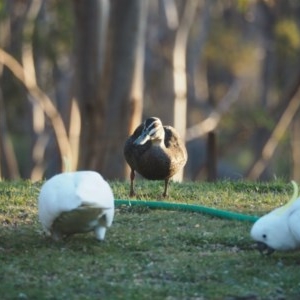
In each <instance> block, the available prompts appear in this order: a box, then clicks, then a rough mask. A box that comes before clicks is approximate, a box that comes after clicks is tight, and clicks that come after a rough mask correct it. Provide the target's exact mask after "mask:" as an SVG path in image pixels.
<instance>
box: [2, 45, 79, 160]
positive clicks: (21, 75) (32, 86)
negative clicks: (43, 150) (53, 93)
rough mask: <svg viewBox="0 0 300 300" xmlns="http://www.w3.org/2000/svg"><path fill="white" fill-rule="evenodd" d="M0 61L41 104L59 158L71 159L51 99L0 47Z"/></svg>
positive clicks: (60, 118)
mask: <svg viewBox="0 0 300 300" xmlns="http://www.w3.org/2000/svg"><path fill="white" fill-rule="evenodd" d="M0 63H1V64H3V65H5V66H6V67H7V68H8V69H9V70H11V72H12V73H13V74H14V76H15V77H16V78H18V79H19V80H20V81H21V82H22V83H23V84H24V86H25V87H26V89H27V91H28V93H29V94H30V96H31V97H32V98H33V99H34V101H36V102H37V103H38V104H39V105H40V106H41V108H42V109H43V111H44V112H45V114H46V116H47V117H48V118H49V120H50V122H51V125H52V127H53V130H54V133H55V136H56V139H57V143H58V148H59V151H60V155H61V158H63V157H68V158H69V159H70V161H73V159H72V149H71V146H70V143H69V139H68V135H67V132H66V128H65V126H64V123H63V121H62V117H61V115H60V113H59V112H58V111H57V109H56V107H55V106H54V105H53V103H52V101H51V99H50V98H49V97H48V96H47V95H46V94H45V93H44V92H43V91H42V90H41V89H40V88H39V86H38V85H37V84H36V83H34V82H30V83H28V82H26V79H25V78H26V75H25V74H26V72H27V71H26V70H25V69H24V68H23V67H22V66H21V65H20V63H19V62H18V61H17V60H16V59H15V58H14V57H12V56H11V55H10V54H9V53H7V52H6V51H4V50H3V49H1V48H0Z"/></svg>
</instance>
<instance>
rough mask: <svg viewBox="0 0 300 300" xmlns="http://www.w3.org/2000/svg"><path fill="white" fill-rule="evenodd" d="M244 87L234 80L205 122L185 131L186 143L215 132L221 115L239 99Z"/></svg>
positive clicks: (242, 83)
mask: <svg viewBox="0 0 300 300" xmlns="http://www.w3.org/2000/svg"><path fill="white" fill-rule="evenodd" d="M244 85H245V84H244V82H243V81H242V80H241V79H239V80H236V81H235V82H234V83H233V84H232V86H231V87H230V88H229V90H228V92H227V94H226V95H225V96H224V98H223V99H222V100H221V101H220V104H219V106H218V107H217V108H216V109H215V110H213V111H212V112H211V113H210V115H209V116H208V117H207V118H206V119H205V120H203V121H202V122H200V123H198V124H196V125H194V126H192V127H190V128H188V129H187V130H186V136H185V140H186V142H189V141H191V140H193V139H196V138H199V137H202V136H204V135H205V134H207V133H208V132H210V131H213V130H215V129H216V128H217V126H218V125H219V122H220V120H221V118H222V115H223V114H225V113H226V112H227V111H228V110H229V109H230V107H231V106H232V104H233V103H234V102H236V101H237V100H238V99H239V95H240V93H241V90H242V88H243V87H244Z"/></svg>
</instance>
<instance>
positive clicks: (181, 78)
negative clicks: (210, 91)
mask: <svg viewBox="0 0 300 300" xmlns="http://www.w3.org/2000/svg"><path fill="white" fill-rule="evenodd" d="M197 6H198V1H187V2H186V3H185V7H184V12H183V16H182V19H181V21H180V24H179V27H178V30H177V33H176V37H175V45H174V51H173V80H174V96H175V99H174V120H173V124H174V127H175V128H176V129H177V131H178V133H179V135H180V136H181V138H182V139H183V140H185V131H186V117H187V116H186V114H187V73H186V52H187V42H188V36H189V32H190V29H191V27H192V24H193V21H194V17H195V12H196V8H197ZM182 178H183V170H181V171H180V172H178V173H177V174H176V175H175V176H174V177H173V179H175V180H177V181H182Z"/></svg>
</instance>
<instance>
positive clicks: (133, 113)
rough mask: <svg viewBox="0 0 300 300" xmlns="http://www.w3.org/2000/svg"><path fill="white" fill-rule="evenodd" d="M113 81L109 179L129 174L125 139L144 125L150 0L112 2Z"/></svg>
mask: <svg viewBox="0 0 300 300" xmlns="http://www.w3.org/2000/svg"><path fill="white" fill-rule="evenodd" d="M112 3H113V5H112V16H111V18H112V22H113V25H112V26H111V28H114V29H115V32H113V33H112V45H111V46H112V47H111V53H112V58H111V63H112V66H111V81H110V92H109V96H108V103H107V104H108V106H107V110H106V119H105V120H106V121H105V127H104V132H103V134H102V137H103V141H102V145H103V146H102V151H101V153H103V155H101V160H99V164H98V169H101V170H102V171H103V173H104V174H105V176H106V177H108V178H124V177H125V176H128V174H129V172H128V168H126V164H125V159H124V155H123V146H124V142H125V140H126V139H127V137H128V136H129V134H131V133H132V132H133V130H134V129H135V127H136V126H137V125H138V124H140V122H141V118H142V104H143V70H144V46H145V30H146V21H147V12H148V1H147V0H143V1H140V0H118V1H113V2H112Z"/></svg>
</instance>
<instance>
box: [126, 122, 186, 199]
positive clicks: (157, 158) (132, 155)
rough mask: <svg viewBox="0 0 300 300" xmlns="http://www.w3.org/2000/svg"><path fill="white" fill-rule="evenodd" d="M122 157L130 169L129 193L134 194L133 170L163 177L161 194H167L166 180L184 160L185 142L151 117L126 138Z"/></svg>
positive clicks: (150, 177) (148, 177)
mask: <svg viewBox="0 0 300 300" xmlns="http://www.w3.org/2000/svg"><path fill="white" fill-rule="evenodd" d="M124 156H125V159H126V161H127V163H128V164H129V166H130V168H131V174H130V196H133V195H134V194H135V193H134V187H133V181H134V178H135V171H137V172H138V173H139V174H141V175H142V176H143V177H144V178H146V179H150V180H164V181H165V189H164V193H163V196H164V197H165V196H167V193H168V184H169V180H170V179H171V178H172V176H174V175H175V174H176V173H177V172H178V171H179V170H181V169H182V168H183V167H184V165H185V164H186V161H187V151H186V148H185V145H184V142H183V141H182V140H181V138H180V136H179V135H178V133H177V132H176V130H175V129H174V128H173V127H171V126H163V125H162V122H161V120H160V119H159V118H156V117H151V118H148V119H146V120H145V122H143V123H142V124H141V125H139V126H138V127H137V128H136V130H135V131H134V133H133V134H132V135H131V136H130V137H129V138H128V139H127V140H126V142H125V146H124Z"/></svg>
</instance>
